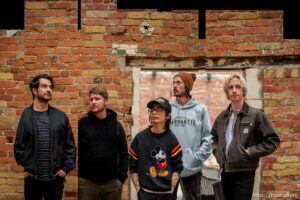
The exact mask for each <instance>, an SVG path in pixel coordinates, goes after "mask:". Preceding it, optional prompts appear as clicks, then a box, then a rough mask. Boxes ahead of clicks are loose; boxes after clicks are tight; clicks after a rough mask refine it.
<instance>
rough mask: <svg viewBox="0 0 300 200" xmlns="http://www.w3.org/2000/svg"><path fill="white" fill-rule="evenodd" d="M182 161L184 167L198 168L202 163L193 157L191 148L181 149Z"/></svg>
mask: <svg viewBox="0 0 300 200" xmlns="http://www.w3.org/2000/svg"><path fill="white" fill-rule="evenodd" d="M182 161H183V165H184V167H185V168H186V169H194V168H198V167H200V166H201V164H202V163H201V161H200V160H196V159H195V157H194V153H193V150H192V149H191V148H184V149H183V156H182Z"/></svg>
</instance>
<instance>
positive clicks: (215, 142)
mask: <svg viewBox="0 0 300 200" xmlns="http://www.w3.org/2000/svg"><path fill="white" fill-rule="evenodd" d="M217 120H218V118H217V119H216V120H215V122H214V124H213V127H212V129H211V136H212V152H213V154H215V151H216V149H217V146H218V142H219V138H218V128H217Z"/></svg>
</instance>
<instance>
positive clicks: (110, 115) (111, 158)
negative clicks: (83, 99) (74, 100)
mask: <svg viewBox="0 0 300 200" xmlns="http://www.w3.org/2000/svg"><path fill="white" fill-rule="evenodd" d="M106 112H107V117H106V118H105V119H99V118H97V117H96V116H95V115H94V114H93V113H92V112H89V113H88V116H87V117H84V118H82V119H80V120H79V122H78V176H79V177H82V178H86V179H89V180H92V181H108V180H112V179H114V178H118V179H119V180H120V181H121V182H122V183H124V181H125V179H126V178H127V171H128V148H127V141H126V137H125V133H124V130H123V127H122V125H121V124H120V123H119V122H118V121H117V113H116V112H114V111H113V110H110V109H106Z"/></svg>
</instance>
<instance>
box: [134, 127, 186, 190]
mask: <svg viewBox="0 0 300 200" xmlns="http://www.w3.org/2000/svg"><path fill="white" fill-rule="evenodd" d="M129 158H130V159H129V165H130V173H138V175H139V182H140V186H141V188H142V189H143V190H144V191H146V192H149V193H170V192H171V183H172V173H173V172H178V173H180V172H181V171H182V169H183V165H182V160H181V158H182V150H181V146H180V144H179V143H178V141H177V138H176V137H175V135H173V133H172V132H171V130H168V131H166V132H164V133H162V134H155V133H152V132H151V130H150V129H149V128H147V129H145V130H143V131H142V132H140V133H138V134H137V135H136V136H135V138H134V140H133V141H132V143H131V146H130V148H129Z"/></svg>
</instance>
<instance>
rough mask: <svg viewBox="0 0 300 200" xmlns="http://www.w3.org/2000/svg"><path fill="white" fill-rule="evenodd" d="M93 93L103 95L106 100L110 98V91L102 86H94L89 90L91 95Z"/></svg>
mask: <svg viewBox="0 0 300 200" xmlns="http://www.w3.org/2000/svg"><path fill="white" fill-rule="evenodd" d="M91 94H99V95H101V96H102V97H103V98H104V99H105V100H108V93H107V91H106V89H103V88H100V87H94V88H92V89H91V90H90V91H89V96H90V95H91Z"/></svg>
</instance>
